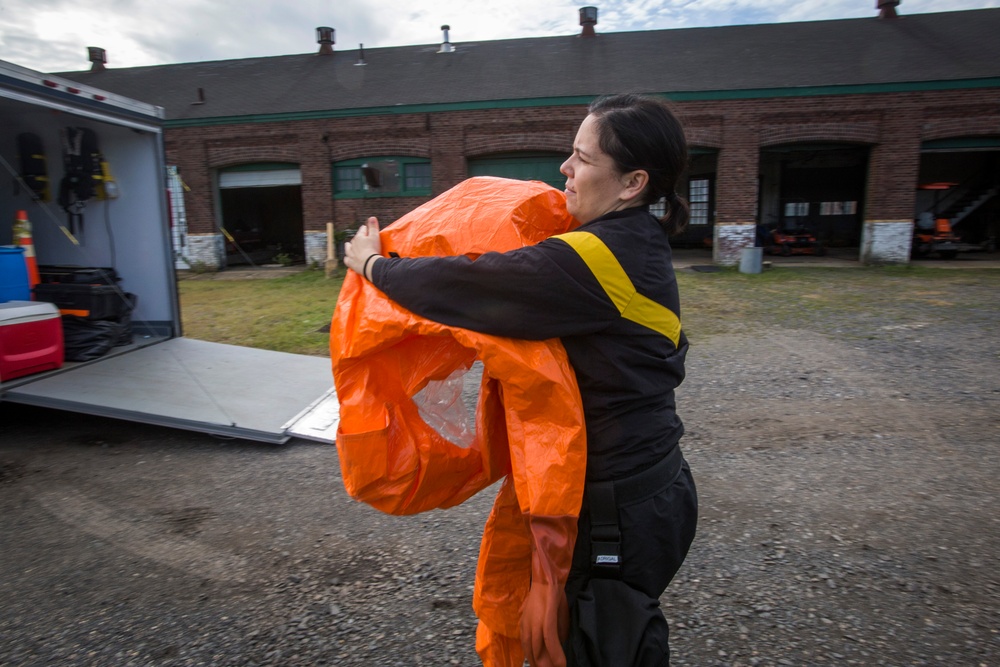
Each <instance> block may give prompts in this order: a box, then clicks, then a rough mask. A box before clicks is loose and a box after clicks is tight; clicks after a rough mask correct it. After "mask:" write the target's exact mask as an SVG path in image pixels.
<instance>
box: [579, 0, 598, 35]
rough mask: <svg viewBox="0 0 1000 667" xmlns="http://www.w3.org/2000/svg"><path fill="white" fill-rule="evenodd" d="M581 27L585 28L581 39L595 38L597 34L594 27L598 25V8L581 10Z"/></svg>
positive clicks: (582, 8)
mask: <svg viewBox="0 0 1000 667" xmlns="http://www.w3.org/2000/svg"><path fill="white" fill-rule="evenodd" d="M580 25H582V26H583V31H581V32H580V37H593V36H594V35H596V34H597V33H595V32H594V26H595V25H597V7H581V8H580Z"/></svg>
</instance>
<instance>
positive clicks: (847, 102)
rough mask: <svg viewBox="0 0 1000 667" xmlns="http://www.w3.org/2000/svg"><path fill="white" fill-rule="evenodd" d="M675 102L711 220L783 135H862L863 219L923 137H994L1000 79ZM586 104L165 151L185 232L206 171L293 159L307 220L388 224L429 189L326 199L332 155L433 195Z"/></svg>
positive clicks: (214, 136)
mask: <svg viewBox="0 0 1000 667" xmlns="http://www.w3.org/2000/svg"><path fill="white" fill-rule="evenodd" d="M674 108H675V110H676V111H677V113H678V114H679V115H680V116H681V119H682V120H683V121H684V123H685V125H686V128H687V132H688V135H689V141H690V143H691V144H692V145H693V146H699V147H703V148H714V149H717V150H718V160H717V181H716V188H717V193H716V195H717V218H716V220H717V222H718V223H720V224H723V225H725V224H730V225H743V224H750V223H753V222H754V219H755V216H756V214H757V208H758V206H757V192H758V183H757V181H758V174H759V166H758V164H759V157H760V151H761V149H762V148H766V147H769V146H776V145H780V144H784V143H792V142H842V143H844V142H846V143H854V144H860V145H866V146H870V147H871V153H870V160H869V175H868V185H867V189H866V199H867V201H866V206H865V211H864V219H865V220H867V221H872V220H907V219H910V218H911V217H912V215H913V206H914V198H915V190H916V178H917V170H918V167H919V162H920V143H921V141H927V140H932V139H942V138H949V137H965V136H990V135H992V136H1000V112H998V111H997V110H998V109H1000V90H997V89H979V90H956V91H935V92H912V93H881V94H865V95H841V96H816V97H787V98H769V99H751V100H730V101H699V102H675V103H674ZM585 114H586V109H585V107H583V106H567V107H552V106H550V107H531V108H523V109H490V110H476V111H449V112H441V113H414V114H399V115H384V116H370V117H353V118H340V119H320V120H304V121H283V122H274V123H246V124H237V125H228V126H215V127H193V128H178V129H168V130H167V132H166V140H167V157H168V160H169V161H170V163H171V164H176V165H178V166H179V167H180V169H181V174H182V176H183V178H184V180H185V182H186V184H187V185H188V187H190V188H191V190H190V191H189V192H188V193H187V194H186V204H187V214H188V228H189V231H190V233H192V234H209V233H212V232H214V231H215V230H216V219H217V217H218V213H217V211H216V201H215V196H214V194H213V174H214V172H215V170H217V169H219V168H221V167H225V166H231V165H235V164H245V163H249V162H273V161H284V162H295V163H298V164H299V165H300V168H301V171H302V199H303V216H304V227H305V230H306V231H307V232H308V231H324V230H325V228H326V223H327V222H328V221H333V222H334V223H335V225H336V227H337V228H338V229H343V228H347V227H354V226H357V225H359V224H360V223H361V222H362V221H363V220H364V219H365V218H366V217H367V216H369V215H375V216H377V217H379V218H380V219H381V220H382V221H383V222H386V223H388V222H390V221H392V220H395V219H397V218H399V217H400V216H401V215H403V214H404V213H406V212H407V211H409V210H411V209H412V208H414V207H415V206H417V205H419V204H421V203H423V201H425V200H426V199H427V198H426V197H400V198H386V197H382V198H373V199H364V200H361V199H343V200H334V199H333V197H332V183H331V164H332V163H333V162H335V161H338V160H345V159H351V158H360V157H366V156H374V155H380V154H381V155H400V156H412V157H423V158H429V159H430V160H431V163H432V165H433V169H432V174H433V184H432V192H433V194H439V193H441V192H443V191H445V190H446V189H448V188H450V187H451V186H453V185H455V184H456V183H458V182H460V181H461V180H463V179H464V178H466V175H467V161H468V160H469V159H473V158H476V157H480V156H484V155H490V154H495V153H504V152H515V151H526V150H534V151H555V152H563V153H567V154H568V153H569V151H570V150H571V146H572V141H573V137H574V135H575V132H576V127H577V126H578V124H579V123H580V121H581V120H582V119H583V117H584V116H585ZM726 236H727V238H729V237H733V236H732V235H726ZM743 236H745V235H743V234H737V235H736V236H735V237H733V238H737V237H738V238H742V237H743Z"/></svg>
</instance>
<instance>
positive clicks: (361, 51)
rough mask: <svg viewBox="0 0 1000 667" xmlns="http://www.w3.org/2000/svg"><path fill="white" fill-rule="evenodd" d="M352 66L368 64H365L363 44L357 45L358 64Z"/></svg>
mask: <svg viewBox="0 0 1000 667" xmlns="http://www.w3.org/2000/svg"><path fill="white" fill-rule="evenodd" d="M354 64H355V65H367V64H368V63H366V62H365V45H364V44H358V62H356V63H354Z"/></svg>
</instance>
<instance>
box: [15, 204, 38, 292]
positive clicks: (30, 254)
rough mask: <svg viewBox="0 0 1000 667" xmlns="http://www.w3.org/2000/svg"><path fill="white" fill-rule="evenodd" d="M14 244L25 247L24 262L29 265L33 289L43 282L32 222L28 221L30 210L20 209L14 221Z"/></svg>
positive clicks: (29, 278)
mask: <svg viewBox="0 0 1000 667" xmlns="http://www.w3.org/2000/svg"><path fill="white" fill-rule="evenodd" d="M14 245H17V246H21V247H22V248H24V262H25V264H27V265H28V282H29V283H31V284H30V287H31V289H35V285H37V284H38V283H40V282H42V277H41V275H39V273H38V260H37V259H36V258H35V242H34V241H32V240H31V223H30V222H28V212H27V211H18V212H17V219H16V220H15V221H14Z"/></svg>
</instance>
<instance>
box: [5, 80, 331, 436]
mask: <svg viewBox="0 0 1000 667" xmlns="http://www.w3.org/2000/svg"><path fill="white" fill-rule="evenodd" d="M163 116H164V114H163V109H162V108H160V107H156V106H153V105H150V104H146V103H144V102H139V101H136V100H131V99H128V98H124V97H121V96H118V95H114V94H112V93H108V92H106V91H101V90H98V89H95V88H91V87H89V86H85V85H82V84H79V83H75V82H72V81H69V80H67V79H63V78H60V77H57V76H52V75H47V74H41V73H39V72H35V71H32V70H29V69H26V68H23V67H19V66H17V65H13V64H11V63H5V62H2V61H0V127H3V128H4V133H2V134H0V167H2V171H3V172H4V173H2V174H0V175H2V176H4V177H7V178H10V180H11V181H13V182H15V183H17V187H14V188H11V189H8V188H0V241H2V240H4V239H9V238H11V223H12V222H13V220H14V218H15V212H20V211H25V212H26V214H27V217H28V219H29V220H30V221H32V223H33V226H34V229H33V237H34V248H35V250H36V252H37V257H38V260H37V261H38V263H39V264H40V265H41V264H47V265H53V266H62V267H67V268H69V267H109V269H113V273H114V274H115V275H116V276H119V279H118V280H119V282H114V281H112V282H114V287H103V288H101V289H103V290H105V291H107V290H111V289H114V290H115V291H116V292H117V293H118V294H119V295H120V296H122V297H123V298H124V297H125V295H126V294H129V295H131V296H132V297H134V298H135V299H136V301H135V304H136V305H135V306H134V309H132V307H131V306H130V310H131V323H132V325H133V329H132V331H133V336H132V342H131V344H129V345H125V346H122V347H115V348H113V349H112V350H111V351H110V352H108V353H107V354H105V355H104V356H101V357H99V358H97V359H91V360H86V361H79V362H72V363H66V364H65V365H64V366H63V367H62V368H59V369H58V370H52V371H48V372H46V373H39V374H36V375H29V376H24V377H16V376H15V377H13V378H12V379H11V380H9V381H5V380H7V379H6V378H2V377H0V400H4V401H11V402H17V403H23V404H27V405H36V406H42V407H48V408H57V409H64V410H70V411H74V412H82V413H87V414H95V415H102V416H107V417H116V418H121V419H128V420H132V421H138V422H143V423H149V424H159V425H163V426H172V427H177V428H184V429H191V430H195V431H201V432H205V433H212V434H217V435H221V436H231V437H238V438H246V439H251V440H258V441H263V442H274V443H281V442H285V441H286V440H288V439H289V438H290V437H292V436H293V435H294V436H298V437H306V438H310V439H313V440H319V441H323V442H333V441H334V437H335V431H336V425H337V420H338V410H337V407H338V406H337V399H336V395H335V394H334V392H333V390H332V386H333V375H332V372H331V369H330V360H329V359H327V358H324V357H311V356H305V355H297V354H286V353H281V352H272V351H267V350H256V349H251V348H245V347H239V346H235V345H222V344H218V343H208V342H205V341H197V340H190V339H186V338H182V337H181V322H180V306H179V299H178V294H177V286H176V275H175V272H174V253H173V251H172V248H171V234H170V224H169V216H168V213H167V205H166V187H165V183H166V179H165V177H166V164H165V159H164V148H163V129H162V120H163ZM81 129H83V130H86V131H87V132H90V133H91V134H92V136H94V137H95V138H96V139H97V140H98V141H99V145H100V151H101V154H102V160H103V161H106V162H107V164H108V165H109V169H110V170H111V172H112V173H113V174H114V178H115V181H116V183H117V186H118V187H117V188H115V193H114V196H112V194H111V193H109V192H107V191H106V192H105V195H106V196H104V197H94V198H91V199H89V200H88V201H87V202H86V204H85V206H84V207H83V208H82V209H80V210H77V211H76V213H78V214H79V215H78V216H77V217H76V218H69V219H67V216H66V214H65V213H64V212H63V211H62V210H61V208H60V206H59V205H58V202H57V201H56V196H55V195H56V192H57V191H58V188H57V187H56V184H58V183H60V180H61V179H62V177H63V175H64V161H63V159H62V157H63V156H62V152H63V151H64V150H67V149H66V148H65V147H66V146H67V145H68V144H67V138H71V137H72V136H77V135H76V134H74V133H79V132H80V131H81ZM22 135H23V136H30V138H31V139H32V142H33V144H32V145H33V146H36V148H33V149H32V150H33V151H35V152H37V153H38V155H37V156H35V157H37V158H38V161H41V160H43V159H44V161H45V162H46V163H47V165H48V173H47V178H48V182H49V184H50V185H51V186H52V187H51V188H50V192H49V193H33V192H32V188H30V187H29V186H28V183H27V182H26V179H25V174H23V173H19V170H17V169H16V168H15V167H14V165H17V164H18V160H17V156H18V149H17V145H16V143H15V142H14V137H18V136H22ZM84 218H85V219H86V225H84ZM74 220H75V223H76V224H73V223H74ZM38 296H39V294H38V293H37V291H36V294H35V297H36V298H37V297H38ZM14 301H20V300H12V301H11V302H14ZM31 303H34V302H31ZM61 307H62V306H60V308H61ZM64 314H65V312H64ZM5 324H6V322H5ZM12 326H18V325H17V324H14V325H12ZM22 326H23V325H22ZM55 326H56V328H57V329H58V326H59V324H58V322H55ZM0 333H2V332H0ZM22 338H23V336H22ZM2 350H3V346H2V345H0V354H2Z"/></svg>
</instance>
